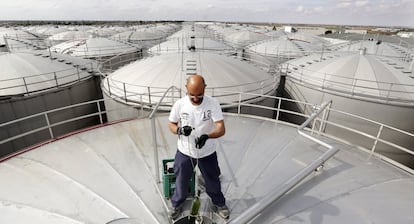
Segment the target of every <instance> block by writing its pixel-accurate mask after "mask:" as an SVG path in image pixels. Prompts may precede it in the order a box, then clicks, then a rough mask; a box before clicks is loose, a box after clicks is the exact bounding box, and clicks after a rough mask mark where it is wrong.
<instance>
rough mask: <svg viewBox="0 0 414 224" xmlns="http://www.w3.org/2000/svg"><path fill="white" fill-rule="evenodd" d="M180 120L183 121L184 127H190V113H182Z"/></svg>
mask: <svg viewBox="0 0 414 224" xmlns="http://www.w3.org/2000/svg"><path fill="white" fill-rule="evenodd" d="M180 119H181V125H182V126H185V125H189V119H190V115H189V114H188V113H181V114H180Z"/></svg>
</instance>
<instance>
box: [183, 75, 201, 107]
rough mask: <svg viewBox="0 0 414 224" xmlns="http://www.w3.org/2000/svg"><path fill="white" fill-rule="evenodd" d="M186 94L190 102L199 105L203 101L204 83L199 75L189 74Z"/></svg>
mask: <svg viewBox="0 0 414 224" xmlns="http://www.w3.org/2000/svg"><path fill="white" fill-rule="evenodd" d="M185 87H186V88H187V95H188V97H189V98H190V101H191V103H192V104H195V105H200V104H201V103H202V102H203V97H204V89H205V88H206V83H205V81H204V78H203V77H202V76H201V75H191V76H190V77H188V78H187V84H186V85H185Z"/></svg>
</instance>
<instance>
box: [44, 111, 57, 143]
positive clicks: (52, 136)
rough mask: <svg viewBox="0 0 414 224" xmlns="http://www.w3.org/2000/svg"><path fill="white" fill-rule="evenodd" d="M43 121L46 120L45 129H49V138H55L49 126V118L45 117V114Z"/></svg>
mask: <svg viewBox="0 0 414 224" xmlns="http://www.w3.org/2000/svg"><path fill="white" fill-rule="evenodd" d="M45 119H46V124H47V128H48V129H49V134H50V138H51V139H53V138H55V136H54V135H53V130H52V127H51V126H50V121H49V116H47V113H45Z"/></svg>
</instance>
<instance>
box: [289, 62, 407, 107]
mask: <svg viewBox="0 0 414 224" xmlns="http://www.w3.org/2000/svg"><path fill="white" fill-rule="evenodd" d="M282 72H283V73H286V74H287V76H288V77H290V78H291V79H292V81H294V82H297V83H306V84H309V85H311V86H315V87H318V88H322V89H324V90H327V91H333V92H335V93H338V94H347V96H352V97H364V98H368V99H373V100H374V99H376V100H382V101H386V102H387V103H392V102H395V103H397V102H400V101H401V102H405V103H412V102H414V85H412V84H402V83H392V82H379V81H374V80H367V79H356V78H350V77H346V76H340V75H335V74H328V73H317V72H316V71H312V70H308V69H304V68H303V67H301V66H299V65H292V64H285V66H283V68H282ZM304 72H310V73H312V74H316V76H309V75H306V74H304ZM327 77H335V78H336V80H331V79H328V78H327ZM358 83H362V85H361V84H358ZM364 83H366V84H375V85H374V86H373V87H371V86H370V85H363V84H364ZM381 86H387V87H381ZM403 88H405V89H406V90H404V89H403ZM374 92H375V93H378V94H374ZM395 94H398V95H397V96H395Z"/></svg>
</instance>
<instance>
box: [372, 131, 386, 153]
mask: <svg viewBox="0 0 414 224" xmlns="http://www.w3.org/2000/svg"><path fill="white" fill-rule="evenodd" d="M383 128H384V125H383V124H381V126H380V128H379V130H378V133H377V137H376V138H375V142H374V145H372V148H371V152H374V151H375V147H377V143H378V139H379V138H380V136H381V133H382V129H383Z"/></svg>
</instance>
